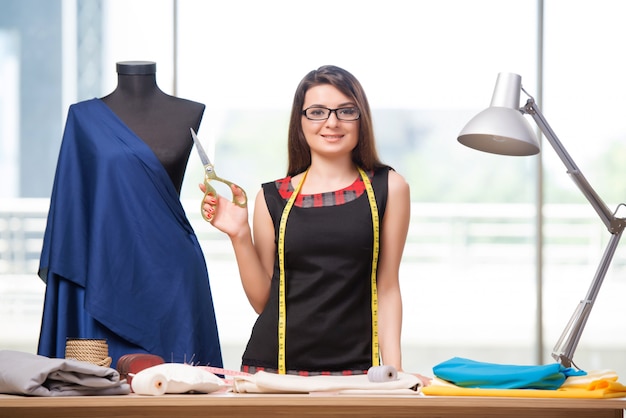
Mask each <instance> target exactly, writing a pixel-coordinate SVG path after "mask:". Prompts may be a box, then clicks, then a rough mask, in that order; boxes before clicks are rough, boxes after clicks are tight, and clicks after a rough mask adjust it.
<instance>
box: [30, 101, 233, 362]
mask: <svg viewBox="0 0 626 418" xmlns="http://www.w3.org/2000/svg"><path fill="white" fill-rule="evenodd" d="M39 276H40V277H41V279H42V280H44V281H45V282H46V284H47V286H46V295H45V303H44V312H43V318H42V325H41V334H40V338H39V348H38V354H40V355H44V356H47V357H57V358H61V357H64V356H65V342H66V338H106V339H107V342H108V345H109V354H110V356H111V357H112V359H113V363H112V365H113V367H114V366H115V365H116V363H117V359H119V357H121V356H122V355H124V354H128V353H137V352H147V353H152V354H157V355H160V356H161V357H163V358H164V359H165V360H166V361H172V362H183V361H187V362H190V361H192V362H193V363H195V364H201V365H212V366H215V367H222V355H221V349H220V343H219V336H218V330H217V323H216V319H215V312H214V307H213V299H212V295H211V289H210V283H209V277H208V273H207V266H206V263H205V259H204V255H203V253H202V249H201V247H200V244H199V243H198V240H197V237H196V235H195V233H194V231H193V228H192V227H191V225H190V223H189V220H188V219H187V217H186V214H185V212H184V210H183V207H182V205H181V202H180V199H179V196H178V194H177V192H176V190H175V187H174V184H173V183H172V181H171V180H170V178H169V176H168V174H167V172H166V170H165V168H164V167H163V165H162V164H161V162H160V161H159V160H158V159H157V157H156V155H155V154H154V153H153V152H152V150H151V149H150V147H149V146H148V145H147V144H146V143H144V142H143V141H142V140H141V139H140V138H139V137H137V136H136V135H135V134H134V133H133V132H132V131H131V130H130V129H129V128H128V127H127V126H126V125H125V124H124V123H123V122H122V121H121V120H120V119H119V118H118V117H117V116H116V115H115V114H114V113H113V112H112V111H111V110H110V109H109V107H108V106H107V105H106V104H105V103H104V102H102V101H101V100H99V99H92V100H87V101H83V102H80V103H76V104H73V105H72V106H70V109H69V113H68V117H67V123H66V126H65V132H64V134H63V141H62V144H61V150H60V153H59V159H58V163H57V169H56V174H55V179H54V185H53V190H52V196H51V201H50V211H49V213H48V220H47V227H46V232H45V236H44V242H43V249H42V253H41V259H40V267H39Z"/></svg>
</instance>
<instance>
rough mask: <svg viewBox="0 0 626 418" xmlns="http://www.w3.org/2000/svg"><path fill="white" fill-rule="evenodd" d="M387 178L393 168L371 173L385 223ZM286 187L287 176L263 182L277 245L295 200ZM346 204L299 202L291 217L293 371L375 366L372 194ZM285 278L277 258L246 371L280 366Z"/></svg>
mask: <svg viewBox="0 0 626 418" xmlns="http://www.w3.org/2000/svg"><path fill="white" fill-rule="evenodd" d="M388 174H389V168H388V167H385V168H381V169H379V170H377V171H376V172H375V174H374V175H373V176H372V173H369V176H370V180H371V182H372V187H373V189H374V194H375V196H376V202H377V205H378V212H379V219H380V223H381V225H382V219H383V216H384V213H385V205H386V202H387V188H388V187H387V186H388V185H387V178H388ZM281 182H282V183H281ZM356 182H362V180H361V178H360V177H359V178H358V179H357V180H356V181H355V183H356ZM281 184H285V181H284V179H283V180H282V181H281V180H279V181H275V182H271V183H265V184H263V191H264V194H265V201H266V204H267V206H268V209H269V212H270V214H271V217H272V220H273V221H274V229H275V234H276V235H275V236H276V238H275V242H276V244H277V245H278V229H279V224H280V218H281V215H282V212H283V209H284V207H285V205H286V203H287V200H288V197H286V196H282V195H281V193H280V191H279V188H280V185H281ZM357 189H359V188H358V187H357ZM283 192H284V190H283ZM283 194H284V193H283ZM331 194H332V193H331ZM335 194H336V193H335ZM324 195H327V194H324ZM320 196H321V195H312V196H306V195H305V196H304V199H303V200H302V199H301V202H306V201H316V200H317V201H318V202H323V201H324V199H321V198H318V197H320ZM340 200H341V201H340V202H335V203H334V204H332V205H328V204H322V205H306V204H305V205H304V206H303V205H302V204H298V201H296V204H294V206H293V207H292V208H291V211H290V212H289V217H288V220H287V225H286V232H285V241H284V242H285V278H286V279H285V283H286V317H287V324H286V337H285V344H286V345H285V347H286V348H285V363H286V369H287V371H288V372H292V373H293V372H313V373H315V372H317V373H324V372H346V371H349V372H357V373H363V372H366V371H367V369H368V368H369V367H370V366H372V313H371V285H370V282H371V267H372V255H373V238H374V234H373V228H372V212H371V209H370V204H369V200H368V197H367V193H365V192H362V193H360V195H358V197H356V198H354V200H349V199H346V200H345V201H344V200H342V199H340ZM279 277H280V270H279V263H278V254H277V255H276V262H275V264H274V274H273V277H272V283H271V290H270V297H269V300H268V302H267V305H266V306H265V309H264V310H263V312H262V313H261V314H260V315H259V317H258V319H257V321H256V323H255V325H254V327H253V329H252V335H251V337H250V340H249V341H248V345H247V347H246V350H245V352H244V354H243V359H242V360H243V361H242V369H243V370H249V371H258V370H268V371H275V370H276V369H277V368H278V289H279Z"/></svg>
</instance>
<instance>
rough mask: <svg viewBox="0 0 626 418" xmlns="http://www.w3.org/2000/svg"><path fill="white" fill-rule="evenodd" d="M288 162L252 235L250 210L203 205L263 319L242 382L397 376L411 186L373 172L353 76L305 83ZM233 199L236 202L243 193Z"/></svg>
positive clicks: (261, 198) (365, 112)
mask: <svg viewBox="0 0 626 418" xmlns="http://www.w3.org/2000/svg"><path fill="white" fill-rule="evenodd" d="M288 152H289V166H288V170H287V177H285V178H283V179H279V180H276V181H273V182H270V183H265V184H263V185H262V189H261V190H260V191H259V193H258V194H257V196H256V201H255V209H254V218H253V225H254V228H253V229H254V231H253V232H252V231H251V228H250V226H249V223H248V213H247V209H245V208H243V209H242V208H240V207H238V206H237V205H235V204H233V203H232V202H230V201H229V200H228V199H225V198H223V197H219V196H218V197H215V196H211V195H207V197H206V198H205V200H204V205H203V209H204V210H205V215H206V216H207V217H209V218H211V217H213V219H212V224H213V226H215V227H216V228H218V229H219V230H221V231H223V232H225V233H226V234H228V236H229V237H230V239H231V242H232V245H233V248H234V251H235V255H236V259H237V263H238V266H239V272H240V275H241V281H242V284H243V287H244V290H245V293H246V295H247V297H248V300H249V301H250V304H251V305H252V307H253V308H254V310H255V311H256V312H257V313H258V314H259V317H258V319H257V321H256V323H255V325H254V328H253V330H252V335H251V337H250V340H249V342H248V345H247V347H246V350H245V353H244V354H243V359H242V370H244V371H248V372H251V373H254V372H256V371H259V370H265V371H270V372H279V373H299V374H305V375H313V374H362V373H366V372H367V370H368V368H369V367H371V366H373V365H378V364H380V362H381V361H382V364H385V365H391V366H394V367H395V368H396V369H398V370H402V358H401V352H400V332H401V328H402V299H401V296H400V286H399V280H398V274H399V267H400V260H401V257H402V252H403V250H404V244H405V240H406V236H407V231H408V226H409V217H410V195H409V186H408V184H407V183H406V181H405V180H404V178H403V177H402V176H401V175H399V174H398V173H396V172H395V171H393V169H391V168H390V167H388V166H386V165H385V164H383V163H382V162H381V161H380V160H379V158H378V155H377V151H376V146H375V141H374V130H373V126H372V117H371V111H370V107H369V104H368V101H367V98H366V95H365V92H364V91H363V88H362V87H361V84H360V83H359V81H358V80H357V79H356V78H355V77H354V76H353V75H352V74H350V73H349V72H347V71H345V70H343V69H341V68H338V67H335V66H323V67H320V68H319V69H317V70H313V71H311V72H310V73H308V74H307V75H306V76H305V77H304V79H303V80H302V81H301V82H300V84H299V86H298V88H297V90H296V93H295V97H294V101H293V107H292V110H291V120H290V125H289V138H288ZM200 188H201V190H202V191H203V192H204V186H203V185H201V186H200ZM233 193H234V195H235V199H239V200H238V201H239V202H242V201H243V199H244V195H243V192H242V191H241V189H239V188H237V187H236V186H235V187H233ZM290 199H291V200H290ZM375 225H376V226H375ZM372 272H374V273H373V274H372Z"/></svg>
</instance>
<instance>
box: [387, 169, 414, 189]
mask: <svg viewBox="0 0 626 418" xmlns="http://www.w3.org/2000/svg"><path fill="white" fill-rule="evenodd" d="M387 183H388V185H389V192H390V193H402V192H408V191H409V183H408V182H407V181H406V179H405V178H404V176H402V174H400V173H398V172H397V171H396V170H394V169H393V168H389V174H388V180H387Z"/></svg>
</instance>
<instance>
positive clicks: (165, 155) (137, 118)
mask: <svg viewBox="0 0 626 418" xmlns="http://www.w3.org/2000/svg"><path fill="white" fill-rule="evenodd" d="M117 74H118V85H117V87H116V89H115V90H114V91H113V92H112V93H111V94H109V95H108V96H105V97H103V98H102V101H103V102H104V103H105V104H106V105H107V106H108V107H109V108H110V109H111V110H112V111H113V112H114V113H115V114H116V115H117V116H118V117H119V118H120V119H121V120H122V121H123V122H124V123H125V124H126V126H128V127H129V128H130V129H131V130H132V131H133V132H134V133H135V134H136V135H137V136H138V137H139V138H141V139H142V140H143V141H144V142H145V143H146V144H147V145H148V146H149V147H150V148H151V149H152V151H153V152H154V153H155V154H156V156H157V158H158V159H159V160H160V161H161V163H162V164H163V166H164V167H165V169H166V171H167V173H168V174H169V176H170V178H171V179H172V182H173V183H174V187H175V188H176V191H177V192H178V194H180V189H181V187H182V183H183V177H184V174H185V169H186V167H187V161H188V158H189V153H190V152H191V148H192V147H193V140H192V138H191V135H190V134H189V128H193V129H194V130H195V131H196V132H197V131H198V128H199V127H200V122H201V120H202V115H203V113H204V108H205V106H204V104H202V103H196V102H193V101H190V100H186V99H181V98H177V97H174V96H170V95H168V94H166V93H164V92H163V91H161V89H159V87H158V86H157V83H156V63H154V62H150V61H123V62H118V63H117Z"/></svg>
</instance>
